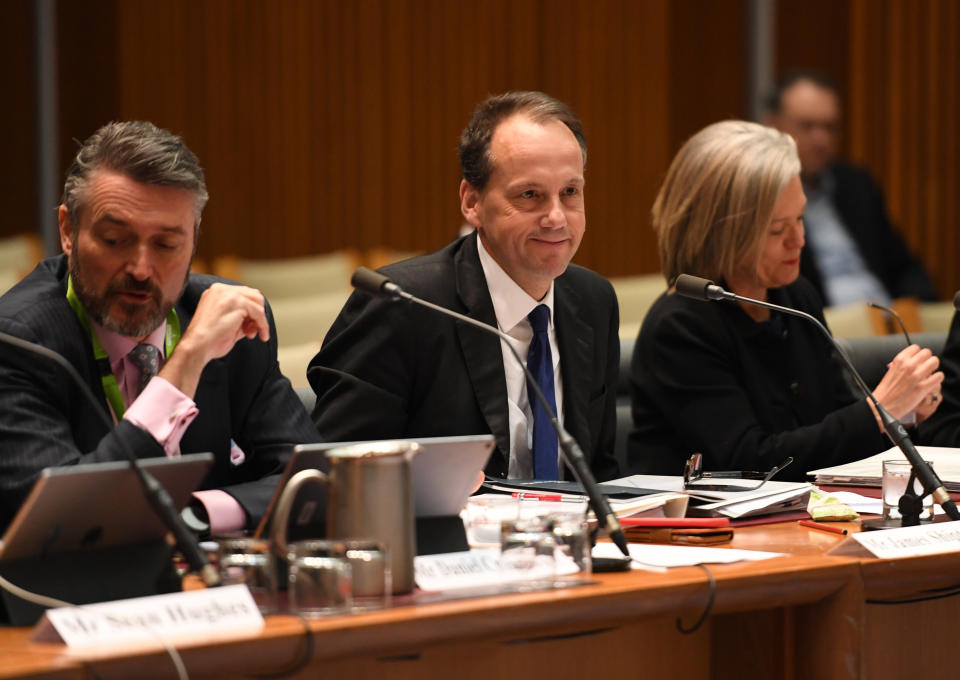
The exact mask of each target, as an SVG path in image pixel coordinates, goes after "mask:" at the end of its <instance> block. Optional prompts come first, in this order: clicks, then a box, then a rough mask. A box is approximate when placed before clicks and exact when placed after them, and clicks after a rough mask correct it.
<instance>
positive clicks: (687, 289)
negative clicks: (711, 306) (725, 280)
mask: <svg viewBox="0 0 960 680" xmlns="http://www.w3.org/2000/svg"><path fill="white" fill-rule="evenodd" d="M673 285H674V288H676V290H677V293H679V294H680V295H682V296H683V297H688V298H693V299H694V300H711V299H713V298H711V297H710V296H709V295H708V294H707V287H708V286H713V285H715V284H714V283H713V281H710V280H709V279H702V278H700V277H699V276H691V275H690V274H680V276H678V277H677V280H676V281H674V284H673Z"/></svg>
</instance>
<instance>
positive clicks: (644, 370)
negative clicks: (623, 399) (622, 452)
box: [628, 278, 890, 480]
mask: <svg viewBox="0 0 960 680" xmlns="http://www.w3.org/2000/svg"><path fill="white" fill-rule="evenodd" d="M770 293H771V295H770V301H771V302H774V303H777V304H781V305H785V306H788V307H793V308H795V309H800V310H802V311H805V312H808V313H810V314H813V315H814V316H815V317H817V318H818V319H819V320H820V321H821V322H822V321H823V312H822V309H821V305H820V302H819V300H818V299H817V296H816V293H814V291H813V289H812V288H811V287H810V285H809V284H808V283H807V282H806V281H804V280H803V279H802V278H801V279H799V280H798V281H797V282H796V283H793V284H791V285H789V286H786V287H784V288H781V289H777V290H772V291H770ZM831 351H832V350H831V347H830V345H829V344H828V343H827V341H826V339H825V338H824V337H823V336H822V335H821V334H820V333H819V332H818V331H817V329H816V328H815V327H813V326H812V325H811V324H809V323H807V322H805V321H803V320H802V319H798V318H796V317H793V316H785V315H779V314H776V315H775V316H774V317H773V318H772V319H771V321H770V322H766V323H756V322H755V321H753V319H752V318H751V317H749V316H748V315H747V314H746V313H745V312H744V311H743V310H742V309H741V308H740V307H739V305H736V304H731V303H720V302H714V303H705V302H700V301H697V300H691V299H688V298H685V297H681V296H680V295H676V294H674V295H667V294H664V295H662V296H661V297H660V298H659V299H658V300H657V301H656V302H655V303H654V305H653V307H651V309H650V311H649V312H648V313H647V316H646V318H645V319H644V321H643V326H642V327H641V328H640V335H639V337H638V338H637V342H636V345H635V346H634V354H633V362H632V364H631V368H630V382H631V390H632V404H633V422H634V429H633V431H632V432H631V433H630V438H629V442H628V459H629V461H630V472H632V473H645V474H666V475H679V474H680V473H681V471H682V470H683V463H684V461H685V460H686V459H687V458H688V457H689V456H690V454H691V453H694V452H699V453H702V454H703V464H704V469H707V470H759V471H765V470H769V469H771V468H772V467H773V466H774V465H779V464H780V463H782V462H783V461H784V460H785V459H786V458H787V456H793V464H792V465H790V467H788V468H787V469H786V470H784V471H783V472H782V473H780V474H779V475H778V476H777V478H778V479H785V480H786V479H795V480H804V479H805V473H806V472H807V471H809V470H814V469H817V468H820V467H826V466H828V465H834V464H838V463H843V462H846V461H851V460H857V459H860V458H866V457H867V456H871V455H873V454H875V453H879V452H880V451H884V450H886V449H888V448H889V447H890V444H889V443H888V442H887V441H886V440H885V439H884V438H883V436H882V435H881V434H880V428H879V426H878V425H877V421H876V419H875V418H874V416H873V412H872V411H871V410H870V407H869V406H868V405H867V403H866V400H865V399H862V398H861V399H857V398H855V397H854V396H853V394H851V392H850V390H849V389H848V388H847V385H846V383H845V382H844V379H843V375H842V373H841V371H840V368H839V366H838V365H837V364H836V363H835V362H834V361H833V360H832V358H831Z"/></svg>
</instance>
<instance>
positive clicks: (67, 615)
mask: <svg viewBox="0 0 960 680" xmlns="http://www.w3.org/2000/svg"><path fill="white" fill-rule="evenodd" d="M262 628H263V616H261V614H260V610H259V609H257V604H256V603H255V602H254V601H253V597H251V595H250V591H249V590H248V589H247V587H246V586H245V585H232V586H223V587H220V588H209V589H206V590H189V591H186V592H182V593H169V594H165V595H151V596H150V597H135V598H131V599H129V600H116V601H113V602H102V603H100V604H89V605H83V606H82V607H61V608H59V609H49V610H47V612H46V613H45V614H44V616H43V618H42V619H40V622H39V623H37V625H36V627H35V628H34V631H33V634H32V635H31V636H30V639H31V640H33V641H35V642H64V643H65V644H66V645H67V646H68V647H71V648H78V649H79V648H85V647H98V646H103V645H117V644H129V643H153V644H157V643H159V642H160V640H170V639H175V638H184V637H187V638H192V639H210V638H211V637H223V636H225V635H235V634H237V633H255V632H257V631H259V630H261V629H262Z"/></svg>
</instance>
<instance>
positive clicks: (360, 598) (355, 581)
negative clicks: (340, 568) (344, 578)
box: [343, 539, 393, 611]
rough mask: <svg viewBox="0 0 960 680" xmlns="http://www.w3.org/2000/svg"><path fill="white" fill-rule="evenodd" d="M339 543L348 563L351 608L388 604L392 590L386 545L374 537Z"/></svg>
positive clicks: (361, 609)
mask: <svg viewBox="0 0 960 680" xmlns="http://www.w3.org/2000/svg"><path fill="white" fill-rule="evenodd" d="M343 543H344V545H345V547H346V553H345V557H346V559H347V562H348V563H349V564H350V575H351V581H352V585H351V589H350V590H351V594H352V596H353V610H354V611H367V610H373V609H383V608H385V607H389V606H390V596H391V592H392V590H393V584H392V579H391V578H390V551H389V548H387V546H386V545H384V544H383V543H380V542H379V541H374V540H363V539H360V540H345V541H343Z"/></svg>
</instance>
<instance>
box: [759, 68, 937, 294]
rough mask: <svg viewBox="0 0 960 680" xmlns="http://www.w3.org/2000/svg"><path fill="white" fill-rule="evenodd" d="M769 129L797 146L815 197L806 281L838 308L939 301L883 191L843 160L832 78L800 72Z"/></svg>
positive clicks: (775, 108) (773, 111)
mask: <svg viewBox="0 0 960 680" xmlns="http://www.w3.org/2000/svg"><path fill="white" fill-rule="evenodd" d="M769 108H770V116H769V119H768V123H769V124H770V125H772V126H774V127H776V128H777V129H779V130H781V131H783V132H786V133H788V134H789V135H790V136H792V137H793V138H794V139H795V140H796V142H797V153H798V154H799V156H800V165H801V170H800V177H801V179H802V181H803V190H804V193H805V194H806V196H807V201H808V202H807V211H806V215H805V216H804V224H805V226H806V237H807V238H806V241H807V243H806V246H805V247H804V249H803V253H802V255H801V258H800V264H801V268H800V273H801V274H802V275H803V276H804V277H805V278H807V279H808V280H809V281H810V282H811V283H813V285H814V286H815V287H816V288H817V290H818V292H819V293H820V296H821V298H822V299H823V300H824V301H825V302H826V303H827V304H830V305H842V304H847V303H852V302H860V301H873V302H879V303H881V304H889V301H890V300H892V299H894V298H898V297H915V298H919V299H921V300H935V299H936V297H937V296H936V292H935V290H934V288H933V284H932V283H931V282H930V278H929V277H928V276H927V273H926V272H925V271H924V269H923V265H921V264H920V262H919V261H918V260H917V259H916V258H915V257H913V255H912V254H911V253H910V250H909V248H908V247H907V244H906V243H905V242H904V240H903V238H902V237H901V236H900V234H899V233H897V231H896V229H894V227H893V225H892V224H891V223H890V219H889V218H888V217H887V213H886V209H885V208H884V204H883V196H882V193H881V191H880V188H879V187H877V185H876V184H875V183H874V181H873V179H872V178H871V177H870V175H869V174H868V173H867V172H866V171H865V170H863V169H861V168H858V167H855V166H853V165H849V164H846V163H843V162H841V161H839V160H838V159H837V146H838V141H839V130H840V97H839V95H838V93H837V89H836V86H835V85H834V84H833V83H832V81H830V80H829V79H828V78H827V77H826V76H824V75H822V74H819V73H816V72H813V71H795V72H792V73H788V74H786V75H785V76H784V77H783V79H782V80H781V81H780V83H779V85H778V87H777V89H776V91H775V92H774V94H773V96H771V98H770V102H769Z"/></svg>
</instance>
